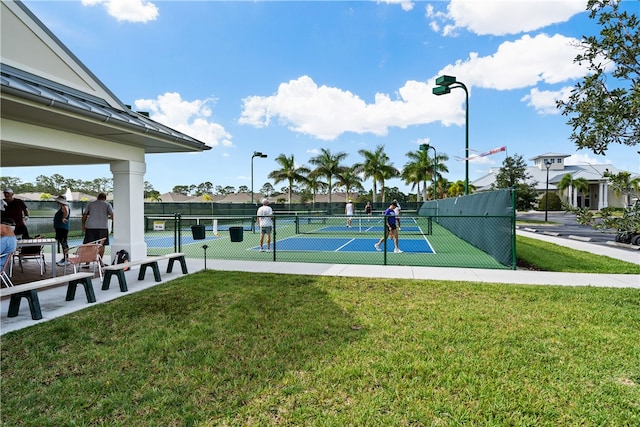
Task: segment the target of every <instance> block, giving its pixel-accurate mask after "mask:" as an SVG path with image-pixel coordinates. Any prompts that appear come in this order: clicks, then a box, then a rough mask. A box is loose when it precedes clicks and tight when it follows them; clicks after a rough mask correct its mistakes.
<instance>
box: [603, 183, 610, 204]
mask: <svg viewBox="0 0 640 427" xmlns="http://www.w3.org/2000/svg"><path fill="white" fill-rule="evenodd" d="M608 206H609V182H607V181H605V182H603V183H602V207H604V208H606V207H608Z"/></svg>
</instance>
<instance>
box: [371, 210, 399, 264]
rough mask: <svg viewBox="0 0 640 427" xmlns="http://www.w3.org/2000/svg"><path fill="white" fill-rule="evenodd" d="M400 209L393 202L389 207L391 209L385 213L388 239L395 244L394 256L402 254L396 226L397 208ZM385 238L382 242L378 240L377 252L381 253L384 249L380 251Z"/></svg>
mask: <svg viewBox="0 0 640 427" xmlns="http://www.w3.org/2000/svg"><path fill="white" fill-rule="evenodd" d="M397 207H398V204H397V203H396V202H395V201H394V202H391V204H390V205H389V207H388V208H387V209H386V210H385V211H384V224H385V226H386V227H387V232H388V233H389V234H388V237H389V238H390V239H393V244H394V249H393V253H394V254H401V253H402V251H401V250H400V246H399V243H398V227H397V224H396V208H397ZM384 239H385V238H384V237H383V238H381V239H380V240H378V243H376V244H375V245H374V246H375V248H376V251H381V250H382V249H380V245H381V244H382V242H384Z"/></svg>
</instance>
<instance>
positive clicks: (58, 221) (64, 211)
mask: <svg viewBox="0 0 640 427" xmlns="http://www.w3.org/2000/svg"><path fill="white" fill-rule="evenodd" d="M56 203H57V204H58V211H57V212H56V214H55V215H54V216H53V229H54V230H55V231H56V240H57V241H58V244H59V245H60V246H61V247H62V254H63V258H62V259H61V260H60V261H58V262H57V263H56V264H57V265H59V266H63V265H69V261H68V260H67V258H68V257H69V243H68V241H67V239H68V237H69V229H70V228H71V209H69V202H67V198H66V197H64V196H58V197H57V198H56Z"/></svg>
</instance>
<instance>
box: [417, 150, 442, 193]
mask: <svg viewBox="0 0 640 427" xmlns="http://www.w3.org/2000/svg"><path fill="white" fill-rule="evenodd" d="M429 148H432V149H433V200H435V199H437V198H438V173H437V172H436V162H437V159H438V153H436V147H434V146H433V145H429V144H420V149H421V150H422V151H425V152H426V151H427V150H428V149H429Z"/></svg>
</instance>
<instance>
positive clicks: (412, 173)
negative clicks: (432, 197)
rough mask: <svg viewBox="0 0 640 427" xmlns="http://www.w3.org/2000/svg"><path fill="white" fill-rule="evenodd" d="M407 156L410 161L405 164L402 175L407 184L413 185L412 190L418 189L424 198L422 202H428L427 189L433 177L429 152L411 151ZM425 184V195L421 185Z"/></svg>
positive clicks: (423, 187)
mask: <svg viewBox="0 0 640 427" xmlns="http://www.w3.org/2000/svg"><path fill="white" fill-rule="evenodd" d="M406 156H407V157H408V158H409V161H408V162H407V163H405V165H404V168H402V174H401V175H400V176H401V177H402V179H403V180H404V183H405V184H412V186H411V190H413V189H414V188H416V187H417V188H418V194H420V195H421V196H422V200H423V201H425V200H427V195H426V189H427V179H428V177H429V176H430V175H433V173H432V171H430V170H429V169H430V165H429V159H428V155H427V152H426V151H424V150H418V151H409V152H408V153H407V154H406ZM421 183H423V186H422V189H423V193H421V192H420V184H421Z"/></svg>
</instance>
